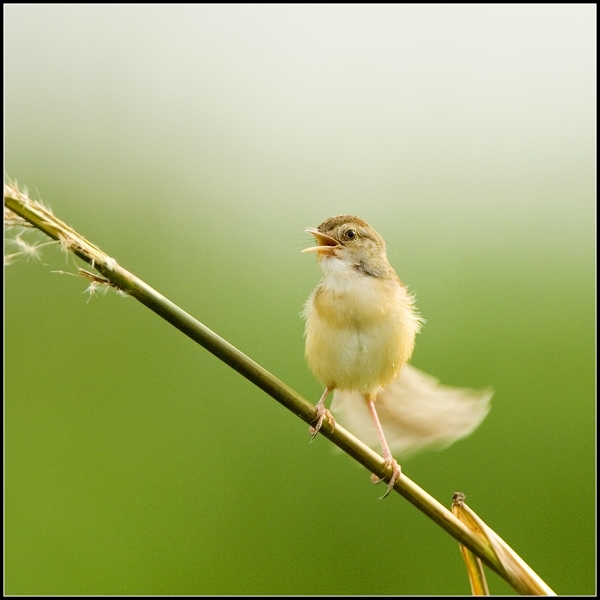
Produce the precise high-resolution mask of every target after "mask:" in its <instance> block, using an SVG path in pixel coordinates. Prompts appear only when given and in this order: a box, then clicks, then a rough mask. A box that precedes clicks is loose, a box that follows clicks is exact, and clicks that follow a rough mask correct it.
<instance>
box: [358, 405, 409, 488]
mask: <svg viewBox="0 0 600 600" xmlns="http://www.w3.org/2000/svg"><path fill="white" fill-rule="evenodd" d="M365 400H366V401H367V405H368V406H369V412H370V413H371V417H373V422H374V423H375V428H376V429H377V434H378V435H379V441H380V442H381V448H382V450H383V458H384V459H385V466H386V467H391V468H392V476H391V477H390V480H389V482H388V488H387V491H386V493H385V494H384V495H383V496H381V500H383V498H385V497H386V496H387V495H388V494H389V493H390V492H391V491H392V490H393V489H394V484H395V483H396V481H398V478H399V477H400V465H399V464H398V463H397V462H396V459H395V458H394V457H393V456H392V452H391V450H390V447H389V446H388V443H387V440H386V439H385V435H384V433H383V428H382V427H381V423H380V422H379V416H378V415H377V410H376V409H375V394H367V395H366V396H365ZM371 481H372V482H373V483H381V482H382V481H383V479H380V478H379V477H377V475H375V474H373V475H371Z"/></svg>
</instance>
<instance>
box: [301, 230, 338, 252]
mask: <svg viewBox="0 0 600 600" xmlns="http://www.w3.org/2000/svg"><path fill="white" fill-rule="evenodd" d="M304 231H306V232H308V233H312V235H314V236H315V237H316V238H317V242H318V244H317V245H316V246H310V247H309V248H304V250H302V252H319V253H321V254H332V253H333V250H335V248H341V244H340V243H339V242H338V241H337V240H335V239H334V238H332V237H330V236H328V235H325V234H324V233H321V232H320V231H319V230H318V229H315V228H314V227H307V228H306V229H305V230H304Z"/></svg>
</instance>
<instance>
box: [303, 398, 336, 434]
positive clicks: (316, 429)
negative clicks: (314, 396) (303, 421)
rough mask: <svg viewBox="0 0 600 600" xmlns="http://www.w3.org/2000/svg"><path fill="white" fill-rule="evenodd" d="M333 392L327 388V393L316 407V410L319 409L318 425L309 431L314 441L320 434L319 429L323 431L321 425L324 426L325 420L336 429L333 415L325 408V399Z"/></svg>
mask: <svg viewBox="0 0 600 600" xmlns="http://www.w3.org/2000/svg"><path fill="white" fill-rule="evenodd" d="M332 391H333V388H330V387H326V388H325V391H324V392H323V395H322V396H321V399H320V400H319V401H318V402H317V404H316V406H315V408H316V409H317V419H316V421H317V423H316V425H315V426H314V427H312V426H311V428H310V429H309V431H310V435H311V436H312V439H313V440H314V439H315V436H316V435H317V433H319V429H321V425H323V421H324V420H325V419H327V420H328V421H329V423H330V425H332V426H333V427H335V419H334V418H333V415H332V414H331V413H330V412H329V411H328V410H327V409H326V408H325V399H326V398H327V396H329V394H330V393H331V392H332Z"/></svg>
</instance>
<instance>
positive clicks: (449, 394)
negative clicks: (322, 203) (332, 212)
mask: <svg viewBox="0 0 600 600" xmlns="http://www.w3.org/2000/svg"><path fill="white" fill-rule="evenodd" d="M306 231H307V232H308V233H311V234H312V235H314V236H315V238H316V240H317V245H316V246H311V247H309V248H305V249H304V250H303V252H316V253H317V259H318V262H319V264H320V266H321V269H322V270H323V275H324V277H323V279H321V281H320V282H319V284H318V285H317V287H316V288H315V290H314V291H313V293H312V294H311V295H310V297H309V298H308V300H307V302H306V306H305V308H304V313H303V316H304V318H305V319H306V358H307V361H308V365H309V367H310V368H311V370H312V371H313V373H314V374H315V376H316V377H317V379H319V381H321V382H322V383H323V385H324V386H325V391H324V392H323V395H322V396H321V399H320V400H319V402H318V403H317V405H316V408H317V413H318V418H317V420H316V422H315V424H314V426H313V427H311V434H312V436H313V438H314V436H316V435H317V433H318V432H319V429H320V428H321V426H322V424H323V421H324V420H325V419H326V420H328V421H329V422H330V423H331V424H332V425H334V426H335V419H334V418H333V415H332V413H331V412H330V411H329V410H327V408H325V399H326V398H327V396H328V395H329V394H330V393H331V392H333V393H334V396H333V402H332V405H331V409H332V411H333V412H335V414H336V416H338V417H339V418H340V421H341V422H342V423H345V424H346V425H347V426H348V429H349V430H350V431H352V432H354V433H355V434H357V435H358V436H359V437H360V438H361V439H362V440H363V441H364V442H365V443H367V444H368V445H369V446H374V445H376V444H377V441H379V443H380V444H381V447H382V449H383V457H384V459H385V463H386V466H388V467H391V470H392V474H391V477H390V479H389V483H388V489H387V491H386V493H385V494H384V495H383V496H382V497H383V498H385V496H387V495H388V494H389V493H390V491H391V490H392V488H393V487H394V484H395V483H396V481H397V480H398V478H399V477H400V466H399V465H398V462H397V461H396V460H395V459H394V457H393V456H392V448H393V449H394V451H395V452H399V453H401V454H403V455H406V454H408V453H410V452H414V451H415V450H418V449H420V448H423V447H425V446H438V447H444V446H448V445H449V444H451V443H453V442H454V441H456V440H458V439H460V438H462V437H464V436H466V435H468V434H469V433H471V432H472V431H473V430H474V429H475V428H476V427H477V426H478V425H479V424H480V423H481V421H482V420H483V419H484V418H485V416H486V414H487V413H488V411H489V401H490V399H491V397H492V392H491V391H490V390H469V389H463V388H452V387H447V386H443V385H441V384H440V383H439V382H438V380H437V379H435V378H434V377H431V376H430V375H427V374H425V373H423V372H422V371H419V370H418V369H415V368H414V367H412V366H410V365H407V362H408V361H409V359H410V357H411V355H412V352H413V348H414V345H415V336H416V334H417V333H418V332H419V329H420V327H421V324H422V323H423V319H422V318H421V317H420V316H419V315H418V313H417V312H416V310H415V305H414V296H413V295H411V294H409V293H408V291H407V289H406V287H405V286H404V284H403V283H402V282H401V281H400V279H399V278H398V276H397V275H396V272H395V271H394V269H393V268H392V266H391V265H390V263H389V262H388V259H387V254H386V248H385V242H384V241H383V239H382V238H381V236H380V235H379V234H378V233H377V232H376V231H375V230H374V229H373V228H372V227H371V226H370V225H369V224H368V223H367V222H365V221H363V220H362V219H359V218H358V217H355V216H352V215H339V216H337V217H331V218H329V219H327V220H326V221H324V222H323V223H321V224H320V225H319V227H318V228H317V229H314V228H312V227H309V228H307V229H306ZM376 407H377V408H376ZM369 415H370V416H369ZM371 420H372V423H374V425H375V427H374V428H373V427H372V425H371V424H370V422H371ZM384 430H385V431H386V433H387V439H386V434H384ZM388 440H389V443H388ZM371 479H372V481H374V482H375V483H379V482H380V481H381V479H379V478H378V477H376V476H375V475H373V476H372V477H371Z"/></svg>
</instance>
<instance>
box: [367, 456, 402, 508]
mask: <svg viewBox="0 0 600 600" xmlns="http://www.w3.org/2000/svg"><path fill="white" fill-rule="evenodd" d="M385 466H386V468H387V467H391V468H392V476H391V477H390V480H389V481H388V486H387V490H386V492H385V494H384V495H383V496H381V498H379V499H380V500H383V499H384V498H386V497H387V496H388V495H389V493H390V492H391V491H392V490H393V489H394V485H395V484H396V481H398V479H399V478H400V473H401V470H400V465H399V464H398V462H397V461H396V459H395V458H393V457H392V456H390V457H389V458H386V459H385ZM384 479H385V478H384V477H378V476H377V475H375V473H373V474H372V475H371V481H372V482H373V483H381V482H382V481H384Z"/></svg>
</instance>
